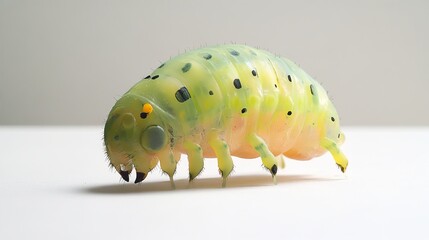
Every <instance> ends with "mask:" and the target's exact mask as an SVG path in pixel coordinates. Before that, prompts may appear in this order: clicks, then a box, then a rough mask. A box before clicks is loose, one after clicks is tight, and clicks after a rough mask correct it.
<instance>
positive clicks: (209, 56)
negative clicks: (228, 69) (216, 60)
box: [203, 53, 212, 60]
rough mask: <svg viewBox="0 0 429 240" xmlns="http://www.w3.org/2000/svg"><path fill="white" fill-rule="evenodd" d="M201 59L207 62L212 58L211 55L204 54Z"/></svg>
mask: <svg viewBox="0 0 429 240" xmlns="http://www.w3.org/2000/svg"><path fill="white" fill-rule="evenodd" d="M203 58H204V59H206V60H209V59H211V58H212V55H211V54H210V53H206V54H204V55H203Z"/></svg>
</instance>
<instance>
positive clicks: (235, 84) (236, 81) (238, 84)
mask: <svg viewBox="0 0 429 240" xmlns="http://www.w3.org/2000/svg"><path fill="white" fill-rule="evenodd" d="M233 83H234V87H235V88H237V89H240V88H241V82H240V79H238V78H236V79H234V82H233Z"/></svg>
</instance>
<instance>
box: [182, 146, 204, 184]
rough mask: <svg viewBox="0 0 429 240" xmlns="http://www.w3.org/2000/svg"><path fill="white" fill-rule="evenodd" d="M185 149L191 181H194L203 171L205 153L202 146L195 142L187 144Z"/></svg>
mask: <svg viewBox="0 0 429 240" xmlns="http://www.w3.org/2000/svg"><path fill="white" fill-rule="evenodd" d="M184 148H185V151H186V154H187V155H188V161H189V181H192V180H193V179H194V178H195V177H197V176H198V174H200V173H201V171H202V170H203V167H204V157H203V151H202V150H201V147H200V145H198V144H196V143H193V142H185V143H184Z"/></svg>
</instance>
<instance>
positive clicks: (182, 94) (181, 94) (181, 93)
mask: <svg viewBox="0 0 429 240" xmlns="http://www.w3.org/2000/svg"><path fill="white" fill-rule="evenodd" d="M189 98H191V95H190V94H189V92H188V89H187V88H186V87H182V88H180V89H179V90H177V92H176V99H177V101H179V102H184V101H186V100H188V99H189Z"/></svg>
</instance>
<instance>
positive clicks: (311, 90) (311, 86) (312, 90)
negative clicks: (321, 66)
mask: <svg viewBox="0 0 429 240" xmlns="http://www.w3.org/2000/svg"><path fill="white" fill-rule="evenodd" d="M310 92H311V95H313V96H314V92H315V91H314V86H313V84H311V85H310Z"/></svg>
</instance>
